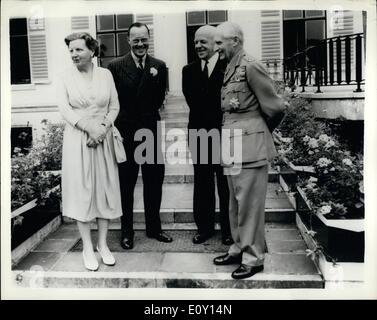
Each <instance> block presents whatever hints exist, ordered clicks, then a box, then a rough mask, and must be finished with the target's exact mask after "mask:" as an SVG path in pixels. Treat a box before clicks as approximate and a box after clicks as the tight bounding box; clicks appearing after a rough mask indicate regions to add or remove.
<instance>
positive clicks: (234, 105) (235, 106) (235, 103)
mask: <svg viewBox="0 0 377 320" xmlns="http://www.w3.org/2000/svg"><path fill="white" fill-rule="evenodd" d="M229 105H230V106H231V108H232V109H233V110H237V109H239V108H240V102H239V101H238V99H237V98H232V99H230V100H229Z"/></svg>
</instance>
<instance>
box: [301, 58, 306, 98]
mask: <svg viewBox="0 0 377 320" xmlns="http://www.w3.org/2000/svg"><path fill="white" fill-rule="evenodd" d="M302 56H303V57H302V59H301V72H300V73H301V74H300V78H301V79H300V85H301V87H302V89H301V92H305V86H306V75H305V67H306V53H305V51H304V52H303V53H302Z"/></svg>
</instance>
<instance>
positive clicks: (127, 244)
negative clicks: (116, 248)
mask: <svg viewBox="0 0 377 320" xmlns="http://www.w3.org/2000/svg"><path fill="white" fill-rule="evenodd" d="M120 245H121V246H122V248H123V249H126V250H131V249H132V248H133V247H134V239H133V238H127V237H124V238H123V239H122V240H121V242H120Z"/></svg>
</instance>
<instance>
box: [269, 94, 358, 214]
mask: <svg viewBox="0 0 377 320" xmlns="http://www.w3.org/2000/svg"><path fill="white" fill-rule="evenodd" d="M289 100H290V101H289V102H290V106H289V107H288V110H287V115H286V117H285V119H284V121H283V122H282V124H281V125H280V126H279V128H278V130H277V131H276V132H275V134H274V135H275V141H276V142H277V144H278V152H279V154H280V159H279V160H278V161H276V163H282V162H285V161H287V160H288V161H290V162H292V163H294V164H295V165H304V166H310V167H312V168H313V169H314V172H315V173H314V174H312V175H308V174H305V175H299V185H300V186H301V187H302V188H303V189H304V191H305V193H306V196H307V198H308V200H309V201H310V203H311V206H312V208H313V210H314V212H318V213H322V214H325V215H328V217H333V218H352V217H358V216H363V214H364V204H363V189H362V185H363V155H362V154H360V153H358V154H355V153H352V152H351V151H350V148H349V147H348V146H347V144H346V143H345V142H343V141H342V140H341V139H340V138H339V136H338V135H337V134H335V133H333V131H332V129H331V127H330V126H329V125H328V123H326V122H323V121H321V120H319V119H316V117H315V114H314V112H313V111H312V110H311V109H310V105H309V102H308V101H307V100H305V99H303V98H299V97H297V96H296V95H294V94H291V96H290V99H289Z"/></svg>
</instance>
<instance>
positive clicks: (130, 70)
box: [124, 53, 139, 86]
mask: <svg viewBox="0 0 377 320" xmlns="http://www.w3.org/2000/svg"><path fill="white" fill-rule="evenodd" d="M138 72H139V70H138V69H137V67H136V64H135V61H134V59H132V56H131V53H129V54H128V55H126V56H125V57H124V74H125V76H126V77H127V78H129V79H130V80H131V82H132V83H135V86H136V83H137V81H138Z"/></svg>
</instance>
